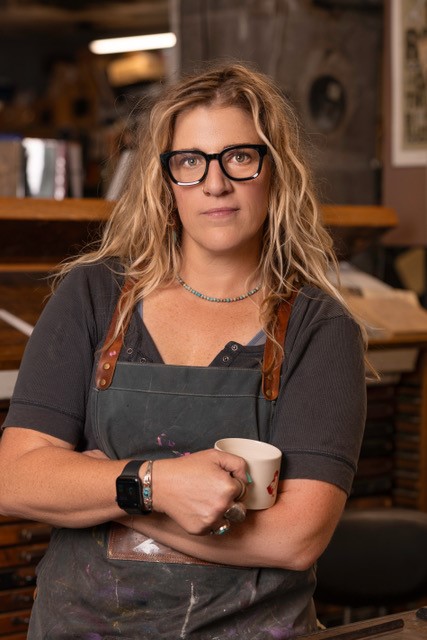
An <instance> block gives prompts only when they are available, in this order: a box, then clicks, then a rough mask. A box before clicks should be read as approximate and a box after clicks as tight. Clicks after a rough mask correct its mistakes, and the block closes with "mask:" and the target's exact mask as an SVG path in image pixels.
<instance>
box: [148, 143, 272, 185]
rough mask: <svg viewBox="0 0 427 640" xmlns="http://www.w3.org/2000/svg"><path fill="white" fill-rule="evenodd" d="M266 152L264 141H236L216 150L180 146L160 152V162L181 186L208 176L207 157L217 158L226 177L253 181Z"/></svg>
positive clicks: (194, 182)
mask: <svg viewBox="0 0 427 640" xmlns="http://www.w3.org/2000/svg"><path fill="white" fill-rule="evenodd" d="M266 154H267V145H265V144H237V145H234V146H233V147H227V148H226V149H223V150H222V151H221V152H220V153H204V152H203V151H200V149H182V150H179V151H167V152H166V153H161V154H160V161H161V163H162V165H163V167H164V168H165V169H166V171H167V172H168V175H169V177H170V179H171V180H172V182H174V183H175V184H178V185H180V186H183V187H187V186H188V187H190V186H191V185H195V184H200V183H201V182H203V180H204V179H205V178H206V176H207V175H208V171H209V164H210V162H211V160H218V163H219V166H220V167H221V170H222V172H223V173H224V175H226V176H227V178H230V180H237V181H243V180H254V179H255V178H257V177H258V176H259V174H260V173H261V169H262V163H263V160H264V157H265V155H266Z"/></svg>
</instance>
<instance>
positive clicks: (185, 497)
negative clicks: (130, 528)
mask: <svg viewBox="0 0 427 640" xmlns="http://www.w3.org/2000/svg"><path fill="white" fill-rule="evenodd" d="M240 481H241V482H240ZM242 482H243V483H244V485H245V486H246V484H247V477H246V462H245V460H244V459H243V458H240V457H239V456H235V455H232V454H230V453H225V452H223V451H217V450H216V449H208V450H206V451H200V452H198V453H193V454H191V455H189V456H183V457H182V458H175V459H173V460H170V459H167V460H166V459H163V460H156V461H155V462H154V464H153V508H154V510H155V511H159V512H163V513H166V514H167V515H168V516H169V517H170V518H172V519H173V520H175V522H177V523H178V524H179V525H180V526H181V527H182V528H183V529H185V530H186V531H187V533H191V534H193V535H204V534H206V533H209V532H210V531H211V529H217V528H218V526H220V524H222V523H224V513H225V511H227V509H229V508H230V507H231V505H232V504H233V502H234V500H235V498H237V497H238V496H239V495H240V494H241V491H242Z"/></svg>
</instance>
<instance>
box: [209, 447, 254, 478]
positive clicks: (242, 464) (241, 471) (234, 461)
mask: <svg viewBox="0 0 427 640" xmlns="http://www.w3.org/2000/svg"><path fill="white" fill-rule="evenodd" d="M214 451H215V453H216V454H217V459H218V464H219V466H220V467H221V468H222V469H224V471H228V473H230V474H231V475H232V476H233V477H234V478H236V479H237V478H238V479H240V480H242V482H244V483H245V485H246V483H247V481H248V480H247V475H246V471H247V468H246V460H244V459H243V458H241V457H240V456H235V455H234V454H232V453H226V452H225V451H218V450H217V449H214Z"/></svg>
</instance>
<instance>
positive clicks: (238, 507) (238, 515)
mask: <svg viewBox="0 0 427 640" xmlns="http://www.w3.org/2000/svg"><path fill="white" fill-rule="evenodd" d="M224 518H227V520H229V521H230V522H243V521H244V519H245V518H246V507H245V505H244V504H243V502H233V504H232V505H231V507H229V508H228V509H227V511H226V512H225V513H224Z"/></svg>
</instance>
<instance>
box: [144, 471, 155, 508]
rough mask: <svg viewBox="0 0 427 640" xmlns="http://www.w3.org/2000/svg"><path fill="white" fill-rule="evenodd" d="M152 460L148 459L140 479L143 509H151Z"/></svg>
mask: <svg viewBox="0 0 427 640" xmlns="http://www.w3.org/2000/svg"><path fill="white" fill-rule="evenodd" d="M152 472H153V461H152V460H148V462H147V469H146V471H145V474H144V477H143V479H142V500H143V502H144V509H145V511H152V510H153V487H152Z"/></svg>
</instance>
